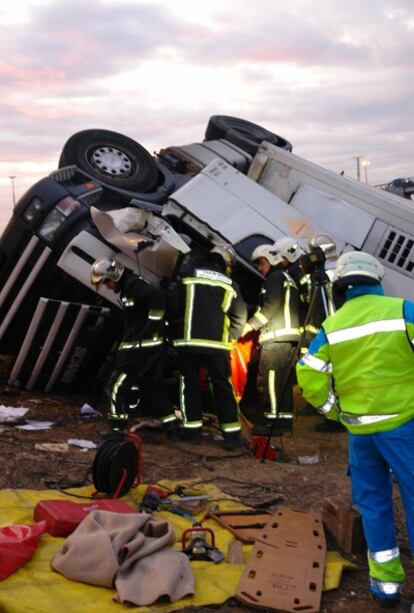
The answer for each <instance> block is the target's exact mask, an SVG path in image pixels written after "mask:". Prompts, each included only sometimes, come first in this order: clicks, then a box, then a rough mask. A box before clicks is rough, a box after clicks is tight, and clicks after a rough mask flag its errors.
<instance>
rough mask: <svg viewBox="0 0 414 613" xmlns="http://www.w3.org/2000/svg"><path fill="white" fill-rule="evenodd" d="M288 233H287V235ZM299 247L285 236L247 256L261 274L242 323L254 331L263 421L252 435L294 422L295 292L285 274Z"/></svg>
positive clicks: (281, 428) (281, 429) (278, 430)
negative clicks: (257, 295) (254, 305)
mask: <svg viewBox="0 0 414 613" xmlns="http://www.w3.org/2000/svg"><path fill="white" fill-rule="evenodd" d="M286 238H288V237H286ZM299 255H300V248H299V246H298V244H297V243H296V242H294V243H293V244H291V241H286V244H283V245H282V246H281V247H280V249H279V250H278V251H277V250H276V249H275V248H274V246H273V245H259V246H258V247H256V249H255V250H254V251H253V253H252V256H251V261H252V262H253V263H254V264H255V265H256V267H257V269H258V271H259V272H260V273H261V274H262V275H263V276H264V277H265V282H264V285H263V288H262V294H261V299H260V304H259V307H258V309H257V310H256V312H255V313H254V314H253V316H252V317H250V319H249V321H248V322H247V324H246V325H245V326H244V329H243V335H245V334H247V333H248V332H250V331H251V330H258V331H259V340H258V342H259V346H260V354H259V365H258V374H257V390H258V393H259V398H260V401H261V404H262V409H263V417H264V421H263V423H262V424H256V425H255V426H254V427H253V429H252V434H255V435H259V436H268V435H269V434H282V433H283V432H288V431H290V430H291V428H292V423H293V383H294V381H293V377H291V376H290V371H291V364H290V363H291V360H292V357H293V356H292V352H293V351H294V349H295V346H296V344H297V343H298V342H299V339H300V324H299V293H298V288H297V286H296V283H295V282H294V280H293V279H292V277H291V276H290V275H289V273H288V267H289V266H290V264H291V263H292V262H294V261H296V260H297V258H298V257H299Z"/></svg>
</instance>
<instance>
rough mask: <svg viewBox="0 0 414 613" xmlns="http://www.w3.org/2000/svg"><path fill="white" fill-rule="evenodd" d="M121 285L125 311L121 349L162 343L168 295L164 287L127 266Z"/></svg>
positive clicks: (119, 348)
mask: <svg viewBox="0 0 414 613" xmlns="http://www.w3.org/2000/svg"><path fill="white" fill-rule="evenodd" d="M118 286H119V288H120V290H121V293H120V302H121V304H122V307H123V315H124V333H123V336H122V341H121V343H120V344H119V347H118V350H120V351H128V350H130V349H143V348H146V347H156V346H159V345H162V343H163V340H164V326H165V322H164V314H165V299H164V294H163V293H162V291H161V290H160V289H159V288H157V287H154V286H153V285H151V284H150V283H149V282H148V281H147V280H146V279H144V278H143V277H140V276H138V275H136V274H135V273H133V272H132V271H130V270H127V269H126V270H125V271H124V273H123V274H122V277H121V278H120V280H119V281H118Z"/></svg>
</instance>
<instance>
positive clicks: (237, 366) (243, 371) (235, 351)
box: [230, 330, 259, 400]
mask: <svg viewBox="0 0 414 613" xmlns="http://www.w3.org/2000/svg"><path fill="white" fill-rule="evenodd" d="M258 336H259V335H258V333H257V332H256V331H255V330H253V331H252V332H249V333H248V334H246V336H243V337H242V338H240V339H239V340H238V341H237V343H235V344H234V345H233V347H232V350H231V351H230V364H231V379H232V383H233V388H234V392H235V394H236V397H237V400H240V399H241V398H242V396H243V392H244V388H245V387H246V383H247V377H248V374H249V362H250V360H251V358H252V355H253V351H254V349H255V347H256V344H257V338H258Z"/></svg>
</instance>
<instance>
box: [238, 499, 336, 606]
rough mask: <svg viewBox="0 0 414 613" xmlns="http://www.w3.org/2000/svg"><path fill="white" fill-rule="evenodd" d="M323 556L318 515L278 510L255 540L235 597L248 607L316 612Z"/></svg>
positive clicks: (323, 561)
mask: <svg viewBox="0 0 414 613" xmlns="http://www.w3.org/2000/svg"><path fill="white" fill-rule="evenodd" d="M325 554H326V542H325V534H324V529H323V523H322V518H321V515H320V514H319V513H306V512H302V511H297V510H294V509H290V508H288V507H279V508H278V510H277V511H276V512H275V513H274V515H273V516H271V519H270V521H269V523H268V524H267V525H266V527H265V528H264V530H263V532H262V533H261V534H260V535H258V537H257V540H256V543H255V546H254V548H253V551H252V553H251V555H250V558H249V560H248V562H247V565H246V569H245V571H244V573H243V575H242V578H241V580H240V583H239V585H238V587H237V592H236V598H237V599H238V600H240V601H241V602H242V603H243V604H246V605H248V606H251V607H258V608H264V609H276V610H278V611H292V612H294V611H306V613H317V612H318V611H319V610H320V602H321V594H322V586H323V577H324V566H325Z"/></svg>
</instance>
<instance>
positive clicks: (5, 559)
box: [0, 521, 46, 581]
mask: <svg viewBox="0 0 414 613" xmlns="http://www.w3.org/2000/svg"><path fill="white" fill-rule="evenodd" d="M45 530H46V522H45V521H41V522H39V523H38V524H34V525H32V526H26V525H21V526H17V525H11V526H5V527H4V528H0V581H2V580H3V579H6V578H7V577H9V575H11V574H12V573H14V571H15V570H17V569H18V568H20V566H22V565H23V564H24V563H25V562H26V561H27V560H30V558H31V557H32V555H33V554H34V552H35V551H36V548H37V543H38V540H39V537H40V536H41V535H42V534H43V532H45Z"/></svg>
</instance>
